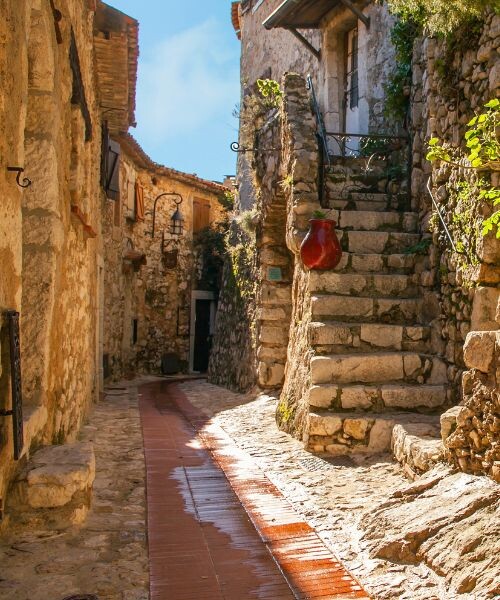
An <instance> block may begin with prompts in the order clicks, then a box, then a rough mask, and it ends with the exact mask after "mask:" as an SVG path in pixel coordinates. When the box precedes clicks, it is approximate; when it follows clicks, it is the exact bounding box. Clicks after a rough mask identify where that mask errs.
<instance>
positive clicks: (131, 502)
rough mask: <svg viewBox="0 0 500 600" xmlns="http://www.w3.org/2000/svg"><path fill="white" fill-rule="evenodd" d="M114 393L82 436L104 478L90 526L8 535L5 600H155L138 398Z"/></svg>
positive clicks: (2, 550)
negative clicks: (84, 598) (69, 599)
mask: <svg viewBox="0 0 500 600" xmlns="http://www.w3.org/2000/svg"><path fill="white" fill-rule="evenodd" d="M115 387H116V388H119V389H114V390H108V393H107V395H106V397H105V399H104V401H103V402H101V403H99V404H97V405H96V406H94V407H93V409H92V412H91V415H90V418H89V420H88V423H87V424H86V425H85V426H84V427H83V430H82V432H81V436H80V438H81V441H82V442H92V443H93V445H94V450H95V457H96V478H95V481H94V493H93V501H92V507H91V510H90V512H89V516H88V518H87V520H86V521H85V523H84V524H83V526H81V527H76V526H74V527H69V528H65V529H57V528H49V527H47V526H46V527H43V528H42V527H38V528H36V529H33V528H26V527H23V528H22V527H6V528H5V529H4V531H3V533H2V535H1V536H0V565H1V567H0V598H1V600H62V598H65V597H66V596H71V595H76V594H95V595H96V596H97V597H98V598H99V600H148V599H149V593H148V582H149V568H148V555H147V547H146V535H145V517H146V514H145V501H144V488H145V481H144V452H143V446H142V433H141V429H140V422H139V413H138V408H137V390H136V388H135V386H133V385H132V386H130V385H128V384H124V385H120V386H118V385H117V386H115Z"/></svg>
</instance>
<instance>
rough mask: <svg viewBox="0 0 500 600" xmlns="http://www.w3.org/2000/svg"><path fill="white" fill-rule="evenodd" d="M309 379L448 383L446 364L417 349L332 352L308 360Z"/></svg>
mask: <svg viewBox="0 0 500 600" xmlns="http://www.w3.org/2000/svg"><path fill="white" fill-rule="evenodd" d="M311 381H312V383H313V384H318V383H336V384H340V383H391V382H401V381H402V382H406V383H428V384H440V383H447V381H448V378H447V367H446V363H445V362H444V361H443V360H442V359H441V358H438V357H435V356H430V355H428V354H419V353H416V352H377V353H359V354H333V355H329V356H314V357H313V358H312V359H311Z"/></svg>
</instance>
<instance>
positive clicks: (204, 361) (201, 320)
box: [193, 300, 213, 373]
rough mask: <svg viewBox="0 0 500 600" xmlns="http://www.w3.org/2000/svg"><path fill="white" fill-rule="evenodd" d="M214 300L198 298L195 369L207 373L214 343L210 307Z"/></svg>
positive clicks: (196, 308)
mask: <svg viewBox="0 0 500 600" xmlns="http://www.w3.org/2000/svg"><path fill="white" fill-rule="evenodd" d="M212 302H213V300H196V306H195V315H196V320H195V326H194V355H193V371H197V372H199V373H205V372H206V371H207V369H208V358H209V356H210V347H211V344H212V340H211V336H210V307H211V305H212Z"/></svg>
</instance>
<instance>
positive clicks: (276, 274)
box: [267, 267, 283, 281]
mask: <svg viewBox="0 0 500 600" xmlns="http://www.w3.org/2000/svg"><path fill="white" fill-rule="evenodd" d="M267 278H268V280H269V281H281V280H282V279H283V273H282V272H281V268H280V267H268V268H267Z"/></svg>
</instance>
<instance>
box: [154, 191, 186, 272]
mask: <svg viewBox="0 0 500 600" xmlns="http://www.w3.org/2000/svg"><path fill="white" fill-rule="evenodd" d="M166 196H172V197H174V202H175V211H174V213H173V215H172V216H171V217H170V227H169V229H164V230H163V231H162V234H161V252H162V254H163V261H164V264H165V266H166V267H167V268H168V269H175V267H176V266H177V259H178V255H179V250H178V248H173V249H172V250H170V246H171V245H172V244H177V242H178V239H175V238H179V237H180V236H181V235H182V233H183V231H184V217H183V216H182V213H181V211H180V208H179V207H180V205H181V204H182V201H183V198H182V196H181V195H180V194H177V193H176V192H164V193H163V194H160V195H159V196H157V197H156V198H155V201H154V204H153V229H152V231H151V237H152V238H154V236H155V225H156V205H157V203H158V200H159V199H160V198H164V197H166ZM165 233H169V234H170V235H172V236H174V239H165Z"/></svg>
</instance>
